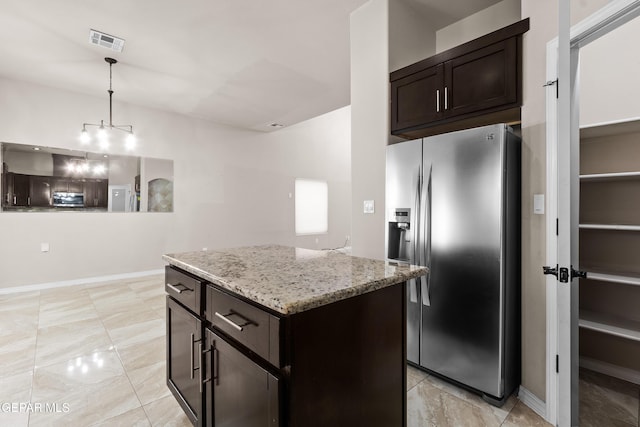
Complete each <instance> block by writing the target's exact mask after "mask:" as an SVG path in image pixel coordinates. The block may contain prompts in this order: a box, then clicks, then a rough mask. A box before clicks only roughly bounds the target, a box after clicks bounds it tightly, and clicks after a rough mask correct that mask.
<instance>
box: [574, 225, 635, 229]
mask: <svg viewBox="0 0 640 427" xmlns="http://www.w3.org/2000/svg"><path fill="white" fill-rule="evenodd" d="M579 227H580V229H582V230H619V231H640V225H623V224H580V225H579Z"/></svg>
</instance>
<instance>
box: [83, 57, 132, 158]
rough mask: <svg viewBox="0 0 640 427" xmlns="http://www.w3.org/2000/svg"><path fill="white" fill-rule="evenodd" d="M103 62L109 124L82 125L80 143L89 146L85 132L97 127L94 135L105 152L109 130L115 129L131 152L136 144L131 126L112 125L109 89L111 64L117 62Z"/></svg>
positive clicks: (111, 104) (89, 139)
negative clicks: (107, 82) (121, 133)
mask: <svg viewBox="0 0 640 427" xmlns="http://www.w3.org/2000/svg"><path fill="white" fill-rule="evenodd" d="M104 60H105V61H106V62H107V63H108V64H109V90H108V92H109V123H105V122H104V120H100V124H95V123H83V124H82V132H81V133H80V141H81V142H82V143H83V144H89V143H90V142H91V136H90V135H89V132H88V131H87V127H88V126H89V127H91V126H94V127H97V128H98V131H97V133H96V136H97V139H98V143H99V144H100V148H101V149H103V150H106V149H107V148H109V136H110V133H111V130H113V129H116V130H119V131H122V132H125V133H126V134H127V135H126V138H125V147H126V148H127V149H128V150H133V149H134V148H135V144H136V137H135V135H134V134H133V126H132V125H114V124H113V100H112V98H113V89H112V88H111V81H112V73H111V68H112V67H113V64H116V63H117V62H118V61H117V60H116V59H113V58H104Z"/></svg>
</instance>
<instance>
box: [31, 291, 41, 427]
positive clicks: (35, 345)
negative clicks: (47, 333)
mask: <svg viewBox="0 0 640 427" xmlns="http://www.w3.org/2000/svg"><path fill="white" fill-rule="evenodd" d="M41 308H42V292H41V291H38V314H37V315H36V339H35V342H34V343H33V361H32V363H31V389H30V390H29V402H30V403H34V402H33V401H32V399H33V386H34V383H35V381H36V356H37V352H38V336H39V335H40V309H41ZM31 415H32V413H29V416H28V417H27V426H29V424H31Z"/></svg>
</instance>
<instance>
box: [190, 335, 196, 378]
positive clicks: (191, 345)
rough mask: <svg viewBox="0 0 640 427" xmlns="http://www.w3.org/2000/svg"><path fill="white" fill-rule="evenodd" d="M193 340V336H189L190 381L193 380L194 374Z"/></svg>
mask: <svg viewBox="0 0 640 427" xmlns="http://www.w3.org/2000/svg"><path fill="white" fill-rule="evenodd" d="M194 338H195V335H193V334H191V343H190V344H189V355H190V356H191V357H190V358H189V363H190V365H189V366H190V368H191V369H190V370H189V371H190V373H191V379H193V373H194V372H195V368H194V366H193V345H194V344H195V342H194Z"/></svg>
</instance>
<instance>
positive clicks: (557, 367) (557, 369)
mask: <svg viewBox="0 0 640 427" xmlns="http://www.w3.org/2000/svg"><path fill="white" fill-rule="evenodd" d="M559 372H560V356H558V355H557V354H556V373H559Z"/></svg>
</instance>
